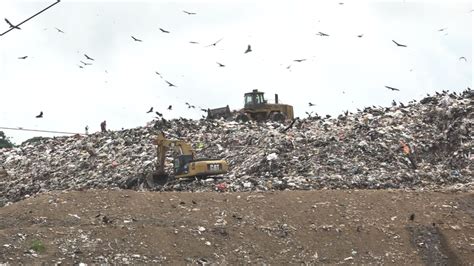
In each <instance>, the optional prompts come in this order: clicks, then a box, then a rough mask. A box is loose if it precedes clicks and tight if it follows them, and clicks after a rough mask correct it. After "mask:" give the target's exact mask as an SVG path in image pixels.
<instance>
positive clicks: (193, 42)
mask: <svg viewBox="0 0 474 266" xmlns="http://www.w3.org/2000/svg"><path fill="white" fill-rule="evenodd" d="M189 43H192V44H199V43H198V42H195V41H190V42H189Z"/></svg>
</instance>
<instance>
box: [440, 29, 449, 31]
mask: <svg viewBox="0 0 474 266" xmlns="http://www.w3.org/2000/svg"><path fill="white" fill-rule="evenodd" d="M447 29H448V28H442V29H439V30H438V31H445V30H447Z"/></svg>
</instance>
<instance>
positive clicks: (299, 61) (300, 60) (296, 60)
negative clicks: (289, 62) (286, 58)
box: [293, 59, 306, 63]
mask: <svg viewBox="0 0 474 266" xmlns="http://www.w3.org/2000/svg"><path fill="white" fill-rule="evenodd" d="M293 61H295V62H298V63H301V62H303V61H306V59H295V60H293Z"/></svg>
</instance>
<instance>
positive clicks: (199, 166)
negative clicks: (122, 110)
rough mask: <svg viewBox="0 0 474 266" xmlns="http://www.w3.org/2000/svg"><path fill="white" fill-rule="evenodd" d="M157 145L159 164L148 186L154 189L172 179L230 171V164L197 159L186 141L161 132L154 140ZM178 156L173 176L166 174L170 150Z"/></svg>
mask: <svg viewBox="0 0 474 266" xmlns="http://www.w3.org/2000/svg"><path fill="white" fill-rule="evenodd" d="M154 144H155V145H156V153H157V163H156V170H155V172H154V173H153V174H151V175H149V176H147V182H148V185H149V186H151V187H153V186H154V185H156V184H164V183H166V182H167V181H168V180H169V179H170V178H176V179H181V178H189V177H206V176H212V175H219V174H225V173H227V172H228V170H229V164H228V163H227V161H225V160H220V159H196V158H195V156H196V153H195V151H194V150H193V148H192V147H191V145H189V144H188V143H186V142H185V141H182V140H171V139H167V138H166V137H165V134H164V133H163V132H160V134H158V136H157V137H156V139H155V140H154ZM171 149H172V150H173V152H174V153H175V154H176V153H177V156H174V159H173V175H170V174H168V173H166V171H165V160H166V155H167V152H168V151H169V150H171Z"/></svg>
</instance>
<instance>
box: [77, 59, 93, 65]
mask: <svg viewBox="0 0 474 266" xmlns="http://www.w3.org/2000/svg"><path fill="white" fill-rule="evenodd" d="M79 62H81V63H83V64H84V65H85V66H89V65H92V64H91V63H86V62H84V61H82V60H81V61H79Z"/></svg>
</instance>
